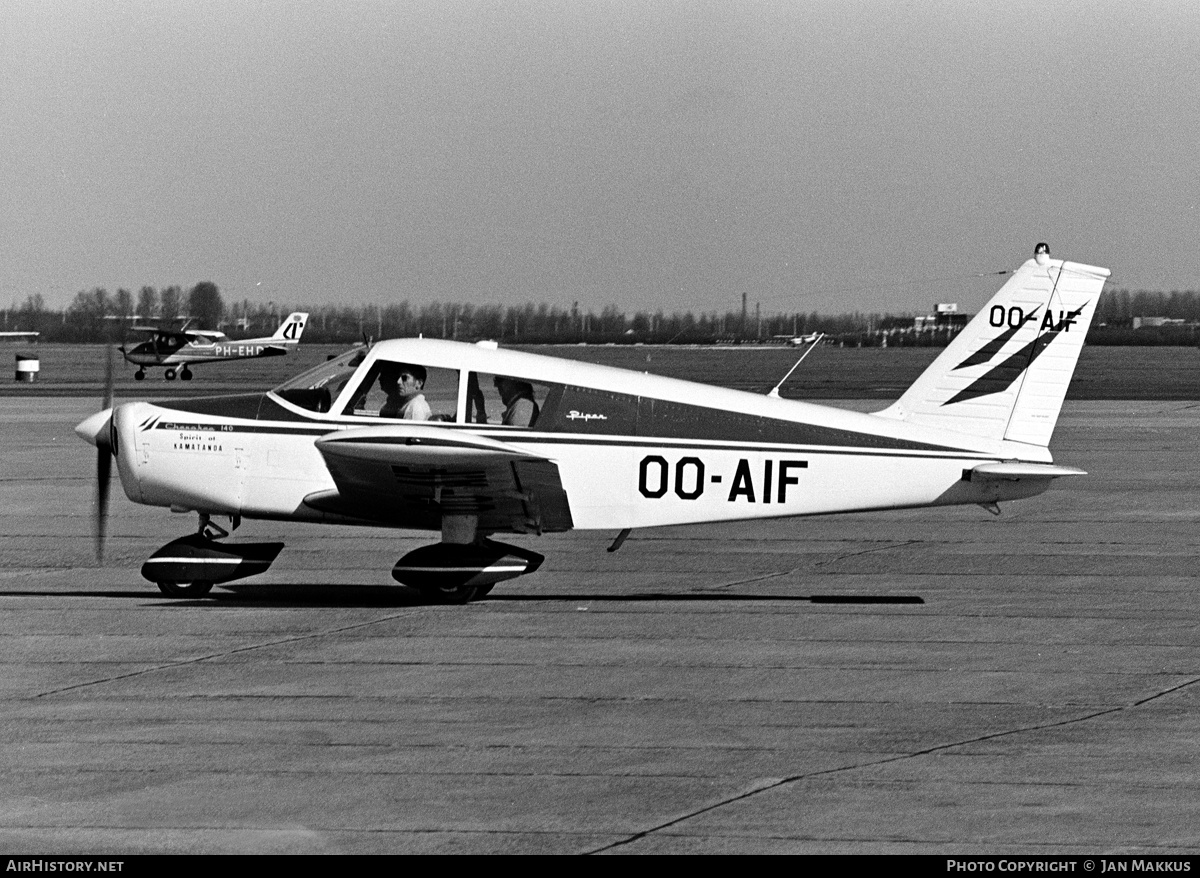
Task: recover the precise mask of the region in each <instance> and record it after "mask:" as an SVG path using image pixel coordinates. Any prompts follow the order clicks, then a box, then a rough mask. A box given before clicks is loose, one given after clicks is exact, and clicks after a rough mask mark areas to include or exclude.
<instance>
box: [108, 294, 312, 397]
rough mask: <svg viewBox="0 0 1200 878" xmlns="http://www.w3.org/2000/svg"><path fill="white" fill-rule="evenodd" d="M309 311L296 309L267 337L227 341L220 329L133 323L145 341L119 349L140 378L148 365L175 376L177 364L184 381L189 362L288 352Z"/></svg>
mask: <svg viewBox="0 0 1200 878" xmlns="http://www.w3.org/2000/svg"><path fill="white" fill-rule="evenodd" d="M307 322H308V314H307V313H306V312H304V311H297V312H295V313H294V314H290V315H288V318H287V319H286V320H284V321H283V323H281V324H279V328H278V329H277V330H275V334H274V335H272V336H271V337H270V338H248V339H244V340H242V341H230V340H229V339H228V338H227V337H226V336H225V333H223V332H218V331H216V330H212V329H188V328H187V325H186V324H185V325H184V327H183V328H182V329H166V328H163V327H158V326H135V327H134V328H133V330H134V332H146V333H149V334H150V338H149V340H148V341H144V342H142V343H141V344H139V345H136V346H135V347H132V348H129V349H126V347H125V346H124V345H122V346H121V347H120V348H119V349H118V350H120V351H121V353H122V354H123V355H124V357H125V359H126V360H128V361H129V362H131V363H135V364H136V365H138V366H139V367H140V368H139V369H138V370H137V372H135V373H134V375H133V377H134V378H135V379H136V380H138V381H141V380H142V379H143V378H145V377H146V367H147V366H165V367H166V370H167V371H166V372H165V373H164V376H163V377H165V378H166V379H167V380H168V381H173V380H174V379H175V369H176V367H181V368H180V369H179V377H180V379H181V380H183V381H190V380H191V378H192V372H191V370H190V369H188V364H190V363H206V362H210V361H213V360H247V359H251V358H254V357H280V356H283V355H284V354H287V353H290V352H291V351H293V350H294V349H295V348H296V347H297V346H298V345H299V344H300V335H301V333H303V332H304V324H305V323H307Z"/></svg>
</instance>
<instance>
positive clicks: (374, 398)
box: [343, 360, 458, 421]
mask: <svg viewBox="0 0 1200 878" xmlns="http://www.w3.org/2000/svg"><path fill="white" fill-rule="evenodd" d="M457 410H458V370H457V369H440V368H433V367H425V366H422V365H420V364H419V363H396V362H391V361H389V360H379V361H377V362H376V363H375V364H374V365H373V366H371V368H370V370H368V372H367V374H366V375H365V376H364V378H363V380H362V381H361V382H360V383H359V384H358V386H357V387H356V388H355V390H354V393H353V394H352V396H351V397H350V401H349V402H348V403H347V404H346V406H345V408H344V409H343V414H347V415H356V416H358V417H368V418H383V419H386V420H410V421H453V420H454V417H455V413H456V411H457Z"/></svg>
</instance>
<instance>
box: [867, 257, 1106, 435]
mask: <svg viewBox="0 0 1200 878" xmlns="http://www.w3.org/2000/svg"><path fill="white" fill-rule="evenodd" d="M1108 275H1109V272H1108V269H1106V268H1097V267H1096V266H1093V265H1081V264H1079V263H1076V262H1064V261H1063V260H1061V259H1051V258H1050V249H1049V248H1048V247H1047V246H1046V245H1045V244H1039V245H1038V246H1037V249H1036V250H1035V251H1034V258H1033V259H1030V260H1029V261H1028V262H1026V263H1025V264H1024V265H1022V266H1021V267H1020V268H1019V269H1017V270H1016V271H1015V272H1014V273H1013V276H1012V277H1011V278H1010V279H1009V281H1008V282H1007V283H1006V284H1005V285H1004V286H1003V287H1001V288H1000V291H999V292H998V293H996V295H995V296H994V297H993V298H992V300H991V301H990V302H988V303H987V305H986V306H985V307H984V308H983V310H982V311H980V312H979V313H978V314H976V315H975V317H974V319H972V320H971V322H970V323H968V324H967V326H966V328H964V329H963V331H962V332H961V333H959V334H958V336H957V337H956V338H955V339H954V340H953V341H952V342H951V343H950V345H949V346H948V347H947V348H946V349H945V350H944V351H943V352H942V353H941V354H940V355H939V356H938V358H937V359H936V360H934V361H933V363H932V364H931V365H930V366H929V368H928V369H926V370H925V371H924V372H923V373H922V374H921V376H920V377H919V378H918V379H917V380H916V382H914V383H913V385H912V387H910V388H909V389H908V390H907V391H905V393H904V395H903V396H901V397H900V399H899V400H898V401H897V402H896V403H895V404H894V405H892V406H891V407H890V408H887V409H885V410H884V411H882V412H879V415H881V416H883V417H890V418H896V419H898V420H903V421H908V422H910V423H914V424H921V425H924V426H930V427H936V428H939V429H944V430H954V431H955V432H959V433H968V434H970V435H974V436H981V437H983V438H987V439H996V440H1000V439H1004V440H1008V441H1012V442H1025V443H1028V444H1030V445H1038V446H1042V447H1045V446H1047V445H1049V444H1050V436H1051V434H1052V433H1053V432H1054V424H1055V422H1056V421H1057V420H1058V413H1059V410H1060V409H1061V408H1062V403H1063V399H1064V398H1065V397H1066V395H1067V387H1068V385H1070V383H1071V375H1072V373H1073V372H1074V371H1075V364H1076V363H1077V362H1078V360H1079V352H1080V350H1082V348H1083V341H1084V337H1085V336H1086V335H1087V330H1088V326H1090V325H1091V322H1092V315H1093V314H1094V313H1095V311H1096V301H1097V300H1098V299H1099V298H1100V292H1101V290H1102V289H1103V288H1104V281H1105V280H1106V279H1107V278H1108Z"/></svg>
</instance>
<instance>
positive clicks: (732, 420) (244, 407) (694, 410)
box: [154, 394, 964, 456]
mask: <svg viewBox="0 0 1200 878" xmlns="http://www.w3.org/2000/svg"><path fill="white" fill-rule="evenodd" d="M643 403H644V405H643V407H644V408H647V409H648V410H649V411H650V412H652V415H653V416H651V417H645V418H644V420H645V424H642V423H641V421H642V420H643V419H642V418H640V417H639V419H638V420H637V422H636V424H637V427H641V428H643V429H644V430H645V432H644V433H643V432H642V429H636V428H635V431H629V432H623V433H620V434H617V435H616V436H613V435H611V434H609V435H604V434H601V433H590V432H584V431H581V430H579V429H578V428H577V427H576V428H574V429H571V430H564V431H559V430H556V429H552V430H550V431H545V432H543V431H538V432H536V433H532V432H529V431H526V430H519V429H516V428H509V429H504V428H499V429H492V430H487V432H484V430H486V428H483V429H481V427H482V426H483V425H477V424H454V423H450V422H437V424H436V426H438V427H440V428H442V429H447V430H470V431H471V433H472V434H473V435H479V436H489V437H492V438H495V439H499V440H501V441H510V442H549V443H554V444H589V443H596V444H606V443H607V444H612V442H613V441H614V440H615V441H616V443H617V444H624V445H635V446H637V447H644V446H646V445H662V444H676V443H677V444H679V445H680V446H681V447H682V446H686V447H695V448H743V447H747V446H754V447H762V446H775V447H786V448H796V447H798V446H799V447H805V448H836V449H850V448H854V449H862V450H868V449H870V450H878V451H896V452H915V451H919V452H932V453H934V455H935V456H936V455H937V454H939V453H940V454H961V453H962V452H963V451H964V449H962V448H959V447H955V446H948V445H935V444H933V443H927V442H915V441H910V440H905V439H899V438H896V437H892V436H882V435H878V434H873V433H860V432H857V431H853V430H843V429H839V428H836V427H825V426H822V425H819V424H807V423H804V422H801V421H785V420H780V419H776V418H766V417H762V416H759V415H740V414H738V413H736V412H726V411H719V410H714V409H706V408H704V407H702V406H688V405H684V404H682V403H663V402H661V401H657V400H643ZM154 405H157V406H158V407H159V408H163V409H172V410H175V411H180V412H188V413H191V414H208V415H213V416H217V417H229V418H237V419H239V420H244V421H254V422H255V423H253V424H234V425H220V426H219V427H215V426H213V425H209V426H205V425H202V424H188V425H187V427H186V429H210V430H211V429H220V430H222V431H224V432H231V431H232V432H243V433H274V434H297V435H314V436H317V435H325V434H327V433H331V432H334V431H337V430H342V429H347V428H349V429H362V428H366V427H375V426H379V427H383V426H392V425H395V426H402V425H404V424H405V423H411V422H405V421H390V420H376V421H375V422H374V423H371V422H363V421H351V420H342V419H339V420H336V421H333V420H329V421H327V420H321V419H317V418H312V417H305V416H303V415H300V414H298V413H296V412H294V411H292V410H290V409H288V408H286V407H284V406H282V405H280V404H278V403H277V402H275V401H274V400H272V399H271V398H270V397H269V396H267V395H266V394H243V395H237V396H226V397H207V398H201V399H194V400H173V401H170V402H161V403H154ZM542 420H546V419H545V418H543V419H540V420H539V426H540V425H541V421H542ZM553 425H554V422H553V421H551V426H553ZM630 426H633V425H632V424H631V425H630Z"/></svg>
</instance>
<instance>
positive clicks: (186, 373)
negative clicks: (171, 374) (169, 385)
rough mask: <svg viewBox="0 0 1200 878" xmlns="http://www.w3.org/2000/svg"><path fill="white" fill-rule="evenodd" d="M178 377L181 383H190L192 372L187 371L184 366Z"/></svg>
mask: <svg viewBox="0 0 1200 878" xmlns="http://www.w3.org/2000/svg"><path fill="white" fill-rule="evenodd" d="M179 377H180V379H181V380H183V381H191V380H192V370H191V369H189V368H188V367H187V366H184V367H183V370H182V371H181V372H180V373H179Z"/></svg>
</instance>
